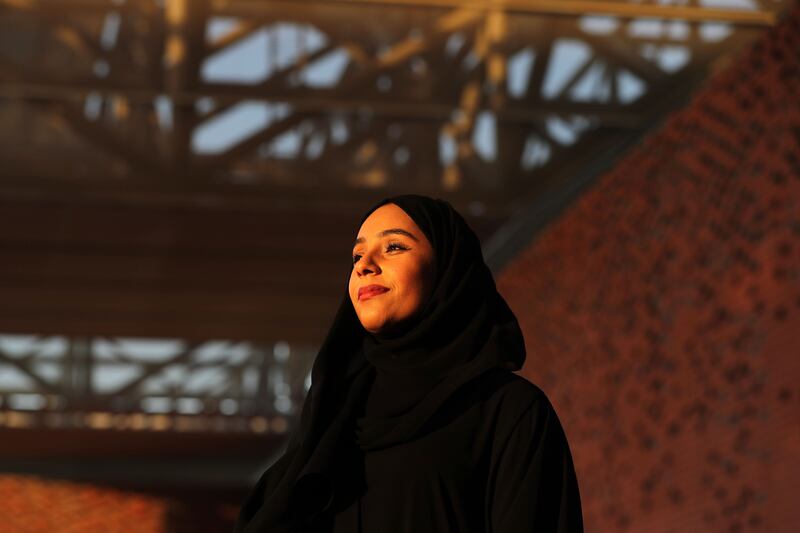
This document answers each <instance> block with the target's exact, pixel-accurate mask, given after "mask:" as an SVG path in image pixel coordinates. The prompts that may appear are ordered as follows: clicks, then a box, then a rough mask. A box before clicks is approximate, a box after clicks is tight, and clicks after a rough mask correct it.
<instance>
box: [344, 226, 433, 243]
mask: <svg viewBox="0 0 800 533" xmlns="http://www.w3.org/2000/svg"><path fill="white" fill-rule="evenodd" d="M392 234H398V235H405V236H406V237H408V238H410V239H413V240H415V241H417V242H419V239H417V238H416V237H414V236H413V235H412V234H411V233H409V232H407V231H406V230H404V229H400V228H391V229H385V230H383V231H382V232H380V233H378V234H377V235H376V237H385V236H387V235H392ZM362 242H364V237H359V238H358V239H356V242H355V243H353V246H355V245H356V244H359V243H362Z"/></svg>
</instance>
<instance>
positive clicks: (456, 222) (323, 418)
mask: <svg viewBox="0 0 800 533" xmlns="http://www.w3.org/2000/svg"><path fill="white" fill-rule="evenodd" d="M387 203H393V204H395V205H397V206H398V207H400V208H401V209H402V210H403V211H405V212H406V213H407V214H408V216H409V217H410V218H411V219H412V220H413V221H414V222H415V223H416V224H417V226H418V227H419V229H420V230H421V231H422V232H423V233H424V234H425V237H427V239H428V241H429V242H430V244H431V246H432V247H433V250H434V253H435V259H436V281H435V284H434V288H433V290H432V293H431V295H430V297H429V299H428V300H427V302H426V304H425V305H424V307H423V309H422V310H421V311H420V312H419V313H418V314H417V315H416V316H415V319H414V320H413V322H410V323H408V324H406V325H405V326H404V329H403V330H402V332H395V333H394V334H392V335H391V336H388V335H372V334H370V333H369V332H367V331H366V330H365V329H364V328H363V326H362V325H361V323H360V322H359V321H358V317H357V315H356V313H355V310H354V309H353V305H352V302H351V301H350V297H349V294H348V291H347V288H345V294H344V297H343V299H342V303H341V305H340V306H339V310H338V312H337V313H336V316H335V318H334V321H333V324H332V326H331V329H330V330H329V332H328V335H327V337H326V339H325V341H324V342H323V344H322V347H321V348H320V350H319V353H318V354H317V357H316V359H315V361H314V365H313V367H312V371H311V380H312V381H311V383H312V384H311V388H310V390H309V392H308V395H307V397H306V400H305V403H304V405H303V411H302V413H301V417H300V423H299V424H298V426H297V427H296V428H295V430H294V431H293V433H292V436H291V437H290V439H289V444H288V446H287V450H286V452H285V453H284V455H283V456H282V457H281V459H279V460H278V462H276V463H275V464H274V465H272V466H271V467H270V468H269V469H267V471H266V472H264V474H263V475H262V476H261V478H260V479H259V481H258V483H256V486H255V487H254V488H253V490H252V491H251V493H250V495H249V496H248V498H247V501H246V502H245V504H244V505H243V506H242V509H241V512H240V514H239V519H238V521H237V524H236V528H235V530H234V531H235V532H236V533H239V532H247V533H255V532H270V533H273V532H275V533H277V532H287V533H288V532H298V531H319V530H320V527H321V526H320V524H321V522H320V521H319V519H320V517H321V516H322V515H323V514H324V513H325V512H326V511H327V510H329V509H331V508H332V506H334V504H335V503H337V504H338V503H342V502H347V501H349V500H350V501H352V500H351V499H352V498H356V497H358V494H359V491H360V490H362V489H363V487H362V485H361V476H360V475H359V474H360V473H361V468H362V467H363V454H364V453H365V452H369V451H372V450H377V449H381V448H385V447H388V446H393V445H398V444H401V443H403V442H408V441H410V440H412V439H414V438H415V437H417V436H419V435H421V434H423V433H424V432H425V431H427V430H428V426H427V425H426V424H428V423H429V422H430V421H431V420H432V417H433V415H435V414H436V412H437V411H438V410H439V409H440V408H441V407H442V405H443V404H444V403H445V402H446V400H447V399H448V398H450V397H451V396H452V395H453V394H454V393H456V391H457V390H459V389H460V388H461V387H463V386H464V385H465V384H467V383H469V382H472V381H473V380H475V379H476V378H477V377H479V376H481V375H483V374H484V373H485V372H487V371H490V370H493V369H496V368H507V369H510V370H518V369H520V368H522V364H523V363H524V361H525V345H524V341H523V337H522V332H521V331H520V328H519V325H518V323H517V319H516V317H515V316H514V314H513V313H512V312H511V310H510V309H509V307H508V305H507V304H506V302H505V300H504V299H503V298H502V296H500V294H499V293H498V292H497V289H496V287H495V283H494V279H493V277H492V274H491V272H490V271H489V268H488V267H487V266H486V263H485V262H484V260H483V255H482V253H481V247H480V242H479V240H478V238H477V236H476V235H475V233H474V232H473V231H472V229H471V228H470V227H469V226H468V225H467V223H466V221H465V220H464V219H463V217H462V216H461V215H460V214H459V213H458V212H457V211H456V210H455V209H453V207H452V206H451V205H450V204H449V203H448V202H446V201H444V200H441V199H432V198H428V197H425V196H420V195H414V194H408V195H401V196H395V197H391V198H386V199H384V200H382V201H380V202H378V203H377V204H375V205H373V206H372V207H371V208H370V209H369V210H368V211H367V212H366V213H365V214H364V216H363V217H362V218H361V221H360V223H359V226H360V225H361V224H362V223H363V222H364V220H366V218H367V217H368V216H369V215H370V214H371V213H372V212H373V211H374V210H375V209H377V208H378V207H380V206H382V205H384V204H387ZM345 286H347V284H345Z"/></svg>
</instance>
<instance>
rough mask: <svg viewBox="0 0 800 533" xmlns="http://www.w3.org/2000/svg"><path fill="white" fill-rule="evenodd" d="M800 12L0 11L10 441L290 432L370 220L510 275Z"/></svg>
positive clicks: (23, 6)
mask: <svg viewBox="0 0 800 533" xmlns="http://www.w3.org/2000/svg"><path fill="white" fill-rule="evenodd" d="M301 4H302V5H301ZM783 7H784V3H783V2H777V1H775V2H773V1H769V0H760V1H753V0H750V1H745V0H741V1H736V0H730V1H724V0H718V1H713V2H712V1H709V2H702V1H693V0H685V1H674V2H670V1H663V2H624V1H616V2H609V1H588V0H587V1H545V0H529V1H521V0H507V1H505V2H501V1H456V0H452V1H451V0H394V1H389V0H326V1H322V0H311V1H307V2H302V3H300V2H291V1H287V0H280V1H259V0H191V1H190V0H163V1H158V0H74V1H58V0H52V1H36V0H0V341H2V342H0V375H2V374H3V372H6V375H10V373H11V372H12V371H13V372H15V373H16V374H18V375H20V376H22V377H24V379H22V378H20V380H18V383H21V385H19V384H18V385H11V384H10V383H11V382H10V381H9V383H5V382H4V381H3V380H2V379H0V400H2V404H0V409H2V412H0V425H6V426H11V427H49V428H51V429H52V428H59V427H60V428H66V429H68V428H76V427H77V428H88V429H94V430H97V429H99V430H103V429H113V428H117V429H129V430H136V429H141V430H143V431H154V432H158V431H160V430H159V427H157V426H159V424H160V425H161V430H164V429H167V430H170V431H180V428H179V424H180V422H179V420H180V417H183V418H184V419H185V426H186V428H188V429H187V430H188V431H200V432H205V433H204V434H210V433H213V432H214V431H215V430H214V429H213V428H214V427H215V426H213V424H214V423H215V422H214V420H215V419H217V418H219V417H220V416H222V417H223V418H224V420H226V421H225V422H221V423H220V424H218V429H219V430H220V431H218V433H231V432H233V433H236V432H237V431H240V432H244V433H248V432H249V433H253V434H258V435H262V436H263V434H264V433H265V432H266V433H269V432H270V431H274V430H275V428H278V429H280V427H281V424H282V422H281V420H284V417H288V419H289V421H291V417H293V416H295V415H296V413H297V409H296V407H297V405H298V403H299V401H300V400H301V398H302V395H303V394H304V387H303V385H304V384H305V376H306V375H307V372H308V368H309V365H310V360H311V358H312V357H313V354H314V346H315V345H316V344H318V343H319V342H320V341H321V340H322V337H323V335H324V334H325V332H326V330H327V327H328V325H329V324H330V321H331V319H332V317H333V313H334V312H335V310H336V306H337V305H338V302H339V301H340V299H341V298H342V296H343V295H344V293H343V284H344V282H345V281H346V279H347V275H348V271H349V268H350V267H349V258H350V247H351V245H352V241H353V239H354V237H355V235H354V231H355V229H356V227H355V226H356V224H357V222H358V218H359V216H360V214H361V212H362V211H363V210H364V209H365V208H366V207H367V206H369V205H370V204H371V203H372V202H373V201H375V200H377V199H379V198H381V197H384V196H387V195H391V194H395V193H402V192H412V191H413V192H418V193H422V194H429V195H432V196H438V197H443V198H446V199H448V200H449V201H451V202H452V203H453V205H454V206H455V207H456V208H457V209H459V210H460V211H461V212H462V213H464V215H465V216H466V218H467V219H468V221H469V222H470V224H471V225H472V226H473V227H474V228H475V230H476V232H477V233H478V234H479V236H480V237H481V240H482V242H483V243H484V253H485V256H486V259H487V262H488V263H489V264H490V266H492V268H493V270H494V271H495V272H497V271H499V270H500V269H501V268H502V266H503V265H504V264H505V263H506V262H507V261H508V260H510V258H512V257H513V256H514V254H515V253H516V252H517V251H518V250H520V249H521V247H523V246H525V245H526V244H527V243H528V242H530V240H531V239H532V237H533V235H535V233H536V232H537V231H538V230H539V229H541V228H542V227H543V226H544V225H545V224H546V223H547V222H548V221H549V220H551V219H552V218H553V217H554V216H555V215H556V214H557V213H558V212H559V211H560V210H561V209H563V208H564V207H565V206H566V205H568V204H569V202H570V201H571V200H572V199H574V198H575V197H576V196H577V195H578V194H579V193H580V191H581V189H583V188H584V187H585V186H587V185H589V184H590V183H591V181H592V180H593V179H594V178H595V177H596V176H597V175H598V174H599V173H600V172H601V171H602V170H603V169H605V168H607V167H608V166H609V165H610V164H612V163H613V161H614V158H615V157H616V156H617V155H618V154H620V153H622V152H623V151H624V150H625V149H626V148H627V147H628V146H630V145H631V144H632V143H635V142H637V141H638V140H640V139H641V137H642V136H643V134H644V133H646V132H647V131H649V130H650V129H652V128H653V127H654V126H655V125H657V124H658V123H659V121H660V120H662V119H663V118H664V117H665V116H666V115H667V114H668V112H669V111H671V110H673V109H675V108H676V107H677V106H680V105H681V104H682V103H684V102H686V100H687V99H688V98H689V96H690V95H691V93H692V91H693V90H694V89H695V88H696V87H697V86H698V85H699V84H700V83H701V82H702V80H704V79H705V78H706V77H707V76H708V74H709V72H711V71H712V70H714V69H717V68H721V67H723V66H724V65H725V63H726V61H728V60H729V58H730V57H731V55H732V54H734V53H735V52H736V51H737V50H739V49H740V48H741V47H742V46H744V45H746V44H747V43H748V42H750V41H751V40H752V39H754V38H755V37H756V36H757V35H758V34H759V33H760V32H761V31H763V30H764V28H766V27H769V26H770V25H772V24H774V23H775V21H776V19H777V18H778V17H779V15H780V12H781V10H782V9H783ZM3 335H5V337H3ZM137 338H138V339H140V340H139V341H138V344H137V341H136V340H135V339H137ZM3 339H4V340H3ZM125 339H128V340H125ZM141 339H161V340H160V341H159V342H160V343H161V344H160V348H153V347H152V346H150V347H148V344H147V342H148V341H144V340H141ZM220 339H222V341H221V340H220ZM220 342H223V343H224V342H227V343H228V344H226V345H224V346H222V347H220V345H219V343H220ZM214 343H217V344H216V345H215V344H214ZM287 346H292V349H291V353H292V354H293V355H292V357H290V358H289V361H290V362H286V358H285V357H284V356H282V355H280V354H288V353H289V351H287V350H288V348H286V347H287ZM154 350H155V352H154ZM159 350H160V352H159ZM215 350H216V351H215ZM156 352H157V353H156ZM209 354H216V355H209ZM220 354H223V355H220ZM237 354H238V355H237ZM282 357H283V359H281V358H282ZM276 358H277V359H276ZM294 361H297V362H294ZM48 365H49V367H48ZM286 365H289V366H291V367H292V369H291V370H286V369H285V368H284V367H286ZM48 368H49V370H48ZM209 368H211V369H212V370H213V369H214V368H216V371H217V374H216V376H217V377H216V378H214V377H213V376H212V377H211V378H208V379H207V380H206V381H203V380H202V379H200V378H197V376H198V375H202V373H203V372H207V371H208V369H209ZM287 368H288V367H287ZM125 369H127V370H125ZM281 369H283V370H281ZM284 370H286V373H285V375H284V374H282V373H281V372H283V371H284ZM103 372H106V373H107V376H112V375H114V376H116V377H113V378H112V377H108V378H107V379H108V380H110V381H108V380H107V381H103V379H101V377H102V375H103ZM114 372H116V374H115V373H114ZM126 372H127V374H126ZM253 375H255V377H252V376H253ZM99 376H100V377H99ZM126 376H127V377H126ZM247 376H251V377H247ZM270 376H272V377H270ZM276 376H281V377H279V379H276ZM114 380H116V381H114ZM192 380H195V381H194V382H196V383H195V385H194V388H193V386H192V383H194V382H193V381H192ZM112 382H113V384H112V385H109V383H112ZM198 383H199V384H198ZM104 387H105V388H104ZM26 394H27V395H28V396H25V395H26ZM225 400H230V402H229V403H225ZM114 401H116V403H114ZM158 401H161V402H162V403H161V404H158ZM15 402H16V403H15ZM26 402H27V404H26ZM147 402H149V403H147ZM193 402H194V403H193ZM198 402H199V403H198ZM231 402H232V403H231ZM281 402H283V403H281ZM287 402H288V403H287ZM37 405H38V407H36V406H37ZM159 405H161V407H159ZM164 405H166V406H167V407H164ZM15 406H16V407H15ZM31 406H33V407H31ZM148 406H149V407H148ZM281 406H282V407H281ZM20 413H22V414H20ZM76 413H77V414H79V415H80V416H79V417H78V418H74V417H73V418H70V417H71V416H72V415H74V414H76ZM50 415H53V416H50ZM56 415H57V416H56ZM62 415H63V416H62ZM68 415H69V416H68ZM223 415H224V416H223ZM47 416H50V418H47ZM137 416H139V418H136V417H137ZM142 416H144V418H142ZM159 416H162V417H164V416H166V418H158V417H159ZM193 416H194V418H192V417H193ZM25 417H27V418H25ZM92 417H93V418H92ZM215 417H216V418H215ZM201 419H202V420H201ZM159 420H161V422H159ZM165 420H166V421H165ZM192 420H194V422H192ZM284 422H285V420H284ZM192 424H200V426H202V427H200V426H192ZM203 424H206V425H205V426H203ZM226 424H227V425H226ZM186 428H185V429H186ZM237 428H238V429H237ZM284 429H285V428H284ZM277 433H278V434H279V435H280V434H282V432H281V431H277ZM279 440H280V439H279ZM8 442H11V441H8V440H6V443H8ZM20 442H22V441H20ZM25 442H32V441H25ZM276 442H278V441H276ZM23 445H24V446H28V444H19V446H23ZM251 451H252V450H251ZM4 453H11V452H9V451H8V450H5V451H4ZM260 453H262V456H263V451H260ZM137 468H138V469H139V470H141V466H139V467H137Z"/></svg>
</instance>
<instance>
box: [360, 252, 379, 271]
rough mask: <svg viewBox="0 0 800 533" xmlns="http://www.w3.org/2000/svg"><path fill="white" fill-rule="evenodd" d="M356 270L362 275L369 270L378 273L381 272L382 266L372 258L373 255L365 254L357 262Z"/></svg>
mask: <svg viewBox="0 0 800 533" xmlns="http://www.w3.org/2000/svg"><path fill="white" fill-rule="evenodd" d="M356 272H358V274H359V275H360V276H363V275H364V274H366V273H368V272H371V273H373V274H376V273H378V272H380V267H379V266H378V265H377V264H376V263H375V262H374V261H373V260H372V256H371V255H364V256H363V257H360V258H359V259H358V262H357V263H356Z"/></svg>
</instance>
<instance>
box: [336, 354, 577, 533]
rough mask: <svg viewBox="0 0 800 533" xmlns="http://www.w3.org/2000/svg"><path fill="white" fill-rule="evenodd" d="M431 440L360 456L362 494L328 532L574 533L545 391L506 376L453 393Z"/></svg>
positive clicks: (571, 497)
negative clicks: (362, 483)
mask: <svg viewBox="0 0 800 533" xmlns="http://www.w3.org/2000/svg"><path fill="white" fill-rule="evenodd" d="M432 422H433V424H432V426H433V429H432V430H431V432H430V433H426V434H425V435H423V436H421V437H419V438H418V439H415V440H413V441H411V442H409V443H406V444H403V445H398V446H392V447H389V448H385V449H383V450H379V451H374V452H367V453H366V454H365V456H364V462H365V477H366V491H365V492H364V494H363V496H362V497H361V498H359V499H357V500H356V501H354V502H352V503H350V504H349V505H348V506H347V507H344V508H335V509H333V510H332V511H331V514H332V515H333V516H332V517H330V518H329V520H330V521H331V523H332V525H333V532H334V533H356V532H362V531H363V532H370V533H371V532H375V533H439V532H444V533H456V532H459V533H485V532H502V533H523V532H524V533H531V532H533V533H536V532H545V533H549V532H553V533H556V532H559V533H566V532H576V531H581V530H582V522H581V513H580V498H579V495H578V485H577V480H576V479H575V472H574V469H573V466H572V458H571V456H570V453H569V448H568V446H567V441H566V438H565V436H564V432H563V431H562V428H561V424H560V423H559V421H558V418H557V416H556V413H555V411H554V410H553V407H552V406H551V404H550V402H549V401H548V400H547V398H546V396H545V395H544V393H543V392H542V391H541V390H540V389H539V388H538V387H536V386H535V385H533V384H531V383H530V382H529V381H527V380H525V379H524V378H522V377H520V376H517V375H516V374H513V373H512V372H510V371H508V370H504V369H498V370H494V371H491V372H487V373H485V374H483V375H482V376H481V377H480V378H478V379H476V380H474V382H473V383H471V384H470V386H468V387H466V388H465V389H462V391H460V393H459V394H456V395H454V396H453V397H452V398H451V399H450V400H449V401H448V402H447V404H446V405H445V406H443V409H442V410H441V411H440V412H439V413H437V416H436V417H435V418H434V420H433V421H432Z"/></svg>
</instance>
